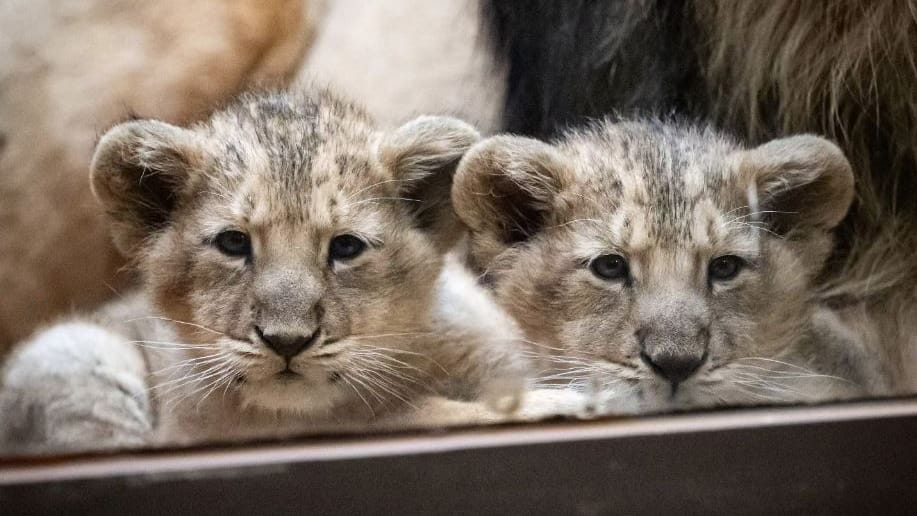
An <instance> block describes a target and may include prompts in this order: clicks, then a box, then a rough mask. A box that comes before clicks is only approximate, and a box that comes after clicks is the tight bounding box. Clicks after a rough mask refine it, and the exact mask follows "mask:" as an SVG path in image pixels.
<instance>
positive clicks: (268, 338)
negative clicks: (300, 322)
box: [255, 326, 319, 359]
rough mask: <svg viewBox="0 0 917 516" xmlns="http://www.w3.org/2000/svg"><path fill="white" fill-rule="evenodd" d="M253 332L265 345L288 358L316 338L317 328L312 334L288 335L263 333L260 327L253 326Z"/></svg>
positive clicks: (305, 347) (310, 344)
mask: <svg viewBox="0 0 917 516" xmlns="http://www.w3.org/2000/svg"><path fill="white" fill-rule="evenodd" d="M255 333H257V334H258V337H260V338H261V340H263V341H264V343H265V344H266V345H267V347H269V348H271V349H272V350H274V352H275V353H277V354H278V355H280V356H282V357H283V358H286V359H290V358H293V357H295V356H296V355H298V354H300V353H302V352H303V351H305V350H307V349H309V347H311V346H312V345H313V344H315V341H316V340H318V333H319V331H318V330H315V332H314V333H312V335H308V336H303V335H288V334H271V333H264V331H262V330H261V328H259V327H257V326H255Z"/></svg>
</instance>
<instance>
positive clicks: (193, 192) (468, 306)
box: [4, 91, 524, 449]
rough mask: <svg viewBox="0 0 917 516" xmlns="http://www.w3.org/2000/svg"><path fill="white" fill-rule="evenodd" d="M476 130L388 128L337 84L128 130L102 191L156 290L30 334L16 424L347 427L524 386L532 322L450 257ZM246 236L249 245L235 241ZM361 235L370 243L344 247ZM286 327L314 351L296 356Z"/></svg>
mask: <svg viewBox="0 0 917 516" xmlns="http://www.w3.org/2000/svg"><path fill="white" fill-rule="evenodd" d="M477 140H478V134H477V132H476V131H475V130H474V129H473V128H471V127H470V126H468V125H467V124H465V123H463V122H459V121H457V120H454V119H449V118H441V117H421V118H418V119H416V120H414V121H411V122H408V123H407V124H405V125H403V126H401V127H400V128H397V129H395V130H391V131H382V130H380V129H378V128H377V127H376V126H375V125H374V123H373V122H372V121H371V120H370V119H369V117H368V116H367V115H366V114H365V113H364V112H363V111H362V110H361V109H360V108H358V107H355V106H354V105H352V104H350V103H349V102H346V101H343V100H341V99H338V98H336V97H335V96H334V95H332V94H330V93H329V92H326V91H311V92H307V93H267V94H257V95H247V96H244V97H242V98H241V99H240V100H239V101H238V102H236V103H234V104H233V105H231V106H229V107H227V108H226V109H224V110H222V111H220V112H218V113H217V114H215V115H214V116H213V117H212V118H211V120H210V121H208V122H207V123H204V124H200V125H197V126H194V127H192V128H189V129H183V128H179V127H175V126H171V125H168V124H165V123H162V122H158V121H153V120H140V121H133V122H128V123H125V124H122V125H119V126H116V127H115V128H113V129H111V130H110V131H109V132H108V133H107V134H106V135H105V136H104V137H103V138H102V140H101V141H100V143H99V145H98V148H97V150H96V154H95V157H94V159H93V163H92V186H93V190H94V192H95V194H96V196H97V197H98V198H99V199H100V200H101V202H102V204H103V205H104V206H105V208H106V210H107V212H108V213H109V215H110V216H111V219H112V221H113V231H114V238H115V242H116V244H117V245H118V247H119V248H120V249H121V250H122V251H124V252H125V253H126V254H128V256H130V257H131V258H132V259H133V260H134V262H135V264H136V266H137V268H138V269H139V270H140V271H141V273H142V275H143V277H144V287H143V291H142V292H141V293H139V294H137V295H135V296H132V297H130V298H129V299H125V300H123V301H120V302H118V303H116V304H115V305H113V306H111V307H109V308H107V309H106V310H104V311H103V312H100V313H99V314H96V315H95V316H93V318H91V319H90V321H89V322H81V323H68V324H69V326H68V324H64V325H59V326H57V327H53V328H51V329H50V330H48V331H46V332H43V333H40V334H38V335H37V336H36V337H35V338H33V339H32V340H31V341H30V342H27V343H26V344H25V345H24V346H22V347H21V349H20V351H19V352H18V353H17V354H16V355H15V356H14V357H13V358H12V359H11V361H10V362H9V364H8V366H7V370H6V373H5V382H6V385H5V386H4V396H5V399H6V402H5V403H6V405H5V406H6V407H13V408H11V409H10V410H11V411H12V412H13V414H14V415H12V416H7V417H6V418H5V419H4V420H5V421H7V422H9V424H8V425H7V426H8V427H9V426H12V427H13V428H7V435H8V436H10V435H13V436H19V438H20V439H25V440H26V441H27V443H28V441H29V439H33V440H37V441H38V442H37V443H32V444H33V445H36V446H38V447H39V449H41V445H47V446H50V447H51V448H53V447H55V446H57V447H60V448H64V449H74V448H76V449H80V448H87V447H88V448H93V447H106V446H118V445H125V444H137V443H139V444H144V443H146V444H149V443H151V442H165V443H174V442H176V441H197V440H200V439H204V438H227V437H232V436H239V435H243V436H251V435H273V434H276V433H282V432H289V431H295V430H303V429H304V428H316V427H318V428H328V427H329V425H330V427H331V428H335V429H340V427H339V426H334V425H335V424H336V423H341V422H344V423H353V424H364V423H366V424H370V423H372V424H375V423H380V424H383V423H384V422H385V421H391V418H392V417H398V416H399V415H400V414H404V413H405V412H410V411H411V409H412V408H414V407H417V406H418V405H419V404H422V403H426V402H423V401H421V400H422V399H424V398H428V397H431V396H433V397H435V396H452V397H457V398H460V399H475V398H478V397H479V396H481V395H484V394H487V393H488V392H489V390H490V389H491V388H496V387H495V386H505V385H508V383H507V382H512V381H514V379H515V378H519V379H521V377H522V374H523V370H524V360H522V358H521V357H519V356H518V355H517V354H516V353H515V352H514V348H513V346H512V340H513V336H514V330H513V324H512V323H511V322H510V321H509V319H507V318H505V317H503V316H502V315H501V312H500V311H499V309H497V308H496V306H494V305H493V303H492V302H491V301H490V300H489V299H488V297H487V295H486V294H484V293H483V292H481V291H480V290H479V289H477V288H476V287H475V286H474V282H473V281H471V280H469V279H463V274H464V273H463V272H462V270H461V269H460V268H459V267H458V266H455V265H452V266H449V265H448V264H446V262H445V261H444V250H445V249H446V248H447V247H449V246H450V244H451V242H449V241H448V240H449V239H448V238H447V236H448V235H449V234H450V233H449V231H448V228H449V227H451V226H453V225H454V224H452V222H450V220H448V219H449V218H450V214H451V208H450V207H449V186H450V184H451V177H452V174H453V172H454V169H455V166H456V164H457V162H458V160H459V158H460V157H461V155H462V154H463V153H464V152H465V151H466V150H467V149H468V148H469V147H470V146H471V145H472V144H473V143H474V142H475V141H477ZM453 222H454V221H453ZM226 231H236V232H240V233H242V234H244V235H248V238H249V240H250V249H251V252H250V253H248V254H247V255H244V256H233V255H227V254H226V253H225V252H221V250H220V248H219V240H220V235H221V234H222V233H224V232H226ZM343 234H347V235H352V236H353V237H355V238H357V239H359V240H360V241H361V242H363V243H365V246H366V247H365V250H364V251H363V252H362V254H359V255H357V256H356V257H353V258H347V259H339V258H334V257H333V256H331V254H330V252H329V246H330V242H331V241H332V239H333V238H335V237H337V236H340V235H343ZM266 335H272V336H280V337H289V336H297V337H299V336H308V337H309V339H308V342H310V344H309V345H308V346H306V347H305V349H304V350H302V351H300V352H298V353H295V354H293V355H292V356H284V355H283V354H282V353H281V352H280V351H279V348H276V347H275V348H274V349H278V351H277V352H274V351H272V345H271V342H270V339H269V338H268V337H266ZM278 338H279V337H278ZM303 338H305V337H303ZM113 350H119V351H118V352H117V353H115V355H114V356H112V352H113ZM125 357H126V358H125ZM125 362H126V363H129V364H130V368H128V367H126V366H125V365H124V364H125ZM520 381H521V380H520ZM84 385H88V386H90V387H89V388H87V389H83V388H82V386H84ZM146 387H149V390H147V389H146ZM502 392H503V391H501V393H502ZM52 406H53V407H54V410H55V411H56V412H55V416H54V418H52V419H49V418H48V417H46V415H45V412H46V411H48V412H50V411H51V407H52ZM126 406H128V407H131V409H130V410H126V409H125V408H124V407H126ZM412 417H414V418H415V419H416V418H417V416H412ZM76 427H79V428H85V432H75V433H74V432H73V431H72V429H73V428H76ZM64 431H68V432H70V433H68V434H66V435H63V434H62V433H61V432H64ZM14 440H15V438H14ZM20 444H21V443H20Z"/></svg>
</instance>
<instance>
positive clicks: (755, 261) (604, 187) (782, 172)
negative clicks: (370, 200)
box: [453, 121, 871, 411]
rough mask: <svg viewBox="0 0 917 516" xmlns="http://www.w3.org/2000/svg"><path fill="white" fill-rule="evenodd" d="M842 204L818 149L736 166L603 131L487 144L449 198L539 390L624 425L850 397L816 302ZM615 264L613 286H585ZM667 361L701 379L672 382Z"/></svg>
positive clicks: (858, 380) (660, 131)
mask: <svg viewBox="0 0 917 516" xmlns="http://www.w3.org/2000/svg"><path fill="white" fill-rule="evenodd" d="M852 200H853V175H852V172H851V169H850V165H849V164H848V162H847V160H846V158H845V157H844V156H843V154H842V153H841V151H840V150H839V149H838V148H837V147H836V146H835V145H834V144H832V143H831V142H828V141H827V140H824V139H821V138H818V137H815V136H808V135H803V136H794V137H791V138H785V139H781V140H775V141H772V142H770V143H767V144H765V145H762V146H760V147H757V148H753V149H745V148H742V147H741V146H740V145H738V144H737V143H736V142H734V141H731V140H729V139H727V138H724V137H723V136H721V135H719V134H717V133H715V132H713V131H711V130H709V129H705V128H697V127H690V126H683V125H679V124H671V123H663V122H659V121H629V122H628V121H625V122H618V123H613V122H611V121H603V122H600V123H596V124H595V125H593V126H591V127H588V128H586V129H583V130H580V131H575V132H570V133H567V134H566V135H565V136H564V137H562V138H561V139H559V140H557V141H556V142H554V143H551V144H548V143H543V142H540V141H537V140H532V139H528V138H521V137H512V136H498V137H494V138H490V139H488V140H485V141H483V142H481V143H479V144H477V145H476V146H475V147H473V148H472V150H470V151H469V152H468V154H466V156H465V157H464V158H463V161H462V162H461V164H460V165H459V171H458V173H457V176H456V180H455V184H454V186H453V202H454V204H455V207H456V211H457V213H458V214H459V216H460V217H461V219H462V220H463V221H464V222H465V223H466V224H467V225H468V227H469V228H470V230H471V237H470V245H469V260H470V262H471V263H472V264H473V266H474V267H475V268H476V269H477V270H478V272H479V273H480V274H481V275H482V280H483V281H484V282H485V283H486V284H488V285H490V286H491V287H492V288H493V290H494V292H495V294H496V297H497V299H498V301H499V302H500V303H501V304H502V305H503V306H504V307H505V308H506V309H507V310H508V312H509V313H510V314H511V315H512V316H514V317H515V318H516V320H518V321H519V323H520V324H521V326H522V328H523V330H524V331H525V333H526V335H527V339H528V342H529V343H530V345H531V350H532V351H533V353H535V354H536V355H538V356H540V357H541V359H542V360H543V361H544V363H545V365H546V368H545V374H544V376H543V378H542V380H543V381H544V382H545V383H547V384H561V385H566V386H571V387H573V388H574V389H576V390H580V391H583V392H595V393H598V394H600V396H599V398H597V399H599V400H600V401H601V402H602V404H603V407H604V408H605V409H606V410H625V411H631V410H633V411H644V410H660V409H671V408H686V407H694V406H709V405H719V404H737V403H768V402H785V401H812V400H815V399H824V398H831V397H836V396H838V397H839V396H848V395H852V394H856V393H859V392H862V391H861V389H862V388H864V387H865V384H866V383H868V381H869V380H870V378H871V377H869V376H868V375H867V374H866V373H865V367H860V366H859V363H860V362H859V361H858V359H859V358H862V357H861V356H860V355H862V353H861V352H860V351H859V350H858V349H857V347H856V345H855V344H849V346H848V343H846V342H845V343H844V344H843V345H842V344H840V343H839V342H840V340H839V339H834V338H822V336H823V335H825V333H826V331H827V329H828V328H823V327H822V323H824V321H825V319H824V318H821V317H819V316H818V314H819V313H820V311H819V310H820V308H819V307H818V304H817V303H816V302H815V301H816V300H815V297H814V296H815V294H814V291H815V289H813V288H812V285H813V282H814V281H815V278H816V276H817V275H818V273H819V272H820V270H821V269H822V267H823V265H824V263H825V260H826V259H827V257H828V256H829V254H830V251H831V248H832V235H831V233H832V230H833V229H834V228H835V227H836V226H837V225H838V223H839V222H840V221H841V220H842V219H843V217H844V216H845V214H846V213H847V210H848V208H849V206H850V204H851V202H852ZM612 255H616V256H620V257H623V259H624V260H625V261H626V264H627V268H628V272H627V274H626V275H624V276H621V277H619V278H616V279H613V280H609V279H604V278H603V277H600V276H598V275H597V274H596V273H594V272H593V267H594V264H595V262H596V260H597V259H599V257H602V256H612ZM720 257H738V260H739V262H738V263H739V264H740V268H739V272H738V274H737V275H736V276H735V277H734V278H730V279H727V280H720V279H716V278H715V277H714V276H713V275H712V273H711V272H710V271H711V266H712V265H711V264H713V263H714V261H715V260H717V259H718V258H720ZM728 260H732V259H731V258H729V259H728ZM828 327H829V328H830V324H829V325H828ZM858 354H859V355H858ZM657 359H658V360H657ZM663 359H665V360H669V364H672V363H675V365H676V366H677V365H679V364H678V362H679V361H681V363H684V362H685V361H688V362H689V363H690V364H689V365H691V366H692V367H696V370H694V369H690V368H689V369H690V370H688V371H687V375H686V377H683V378H682V377H678V378H674V377H669V376H667V375H666V374H664V372H663V371H664V370H663V369H662V368H660V367H658V366H659V365H660V364H661V361H662V360H663ZM673 360H674V362H672V361H673Z"/></svg>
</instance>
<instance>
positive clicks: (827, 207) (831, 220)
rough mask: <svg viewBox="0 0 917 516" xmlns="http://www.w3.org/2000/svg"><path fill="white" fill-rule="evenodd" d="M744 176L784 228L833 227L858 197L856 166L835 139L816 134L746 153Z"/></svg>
mask: <svg viewBox="0 0 917 516" xmlns="http://www.w3.org/2000/svg"><path fill="white" fill-rule="evenodd" d="M740 163H741V165H740V166H741V176H742V177H743V178H744V179H745V184H746V185H747V187H748V188H749V189H750V190H754V191H755V192H756V195H757V198H758V210H759V211H760V212H761V214H762V215H763V216H762V219H763V220H765V221H766V222H767V223H768V224H769V225H770V226H771V227H772V228H773V229H774V231H776V232H777V233H779V234H782V235H785V234H788V233H789V232H791V231H793V230H803V231H807V230H812V229H815V230H824V231H827V230H831V229H833V228H834V227H836V226H837V225H838V224H840V222H841V220H843V218H844V217H845V216H846V215H847V211H848V210H849V209H850V205H851V203H852V202H853V197H854V184H853V170H852V169H851V167H850V163H849V162H848V161H847V158H846V157H844V153H843V152H842V151H841V150H840V149H839V148H838V147H837V145H835V144H833V143H831V142H830V141H828V140H826V139H824V138H819V137H817V136H812V135H800V136H792V137H789V138H781V139H779V140H774V141H771V142H768V143H765V144H764V145H761V146H759V147H756V148H754V149H751V150H749V151H744V152H742V154H741V162H740Z"/></svg>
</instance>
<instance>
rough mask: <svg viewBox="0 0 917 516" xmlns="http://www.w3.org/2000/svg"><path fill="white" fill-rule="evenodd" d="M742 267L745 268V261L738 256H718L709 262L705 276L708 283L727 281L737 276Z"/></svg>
mask: <svg viewBox="0 0 917 516" xmlns="http://www.w3.org/2000/svg"><path fill="white" fill-rule="evenodd" d="M743 267H745V260H743V259H741V258H739V257H738V256H732V255H726V256H720V257H719V258H714V259H713V260H712V261H711V262H710V265H709V266H708V268H707V276H708V277H709V278H710V281H728V280H731V279H732V278H735V277H736V276H738V275H739V272H740V271H741V270H742V268H743Z"/></svg>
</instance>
